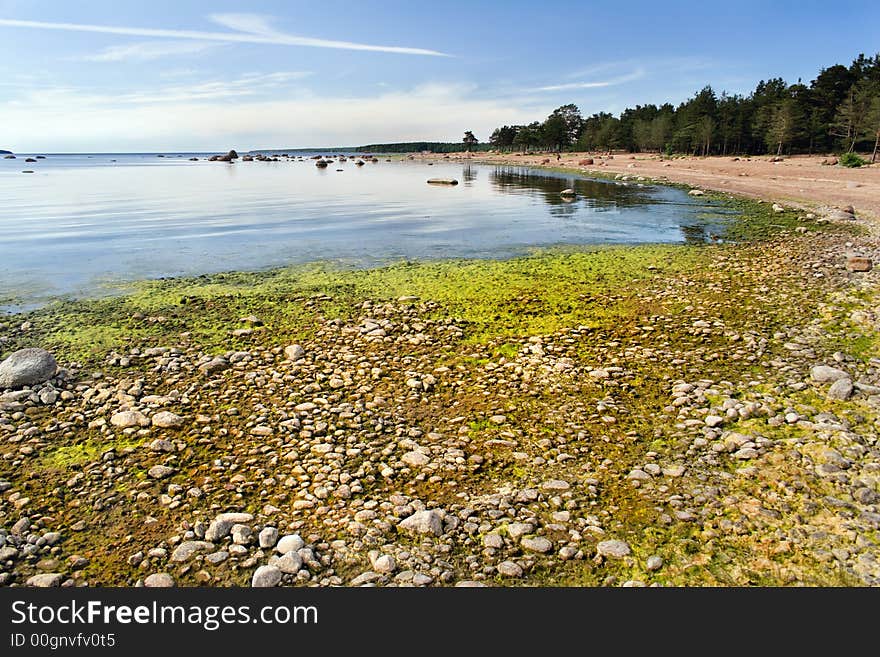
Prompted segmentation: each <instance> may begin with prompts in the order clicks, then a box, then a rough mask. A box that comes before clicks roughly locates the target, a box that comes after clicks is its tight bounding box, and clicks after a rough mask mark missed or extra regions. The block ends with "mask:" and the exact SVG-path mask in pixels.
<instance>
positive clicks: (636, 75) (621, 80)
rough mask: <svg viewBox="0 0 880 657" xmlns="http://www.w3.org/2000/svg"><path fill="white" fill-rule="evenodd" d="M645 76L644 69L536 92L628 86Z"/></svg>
mask: <svg viewBox="0 0 880 657" xmlns="http://www.w3.org/2000/svg"><path fill="white" fill-rule="evenodd" d="M644 76H645V71H644V69H641V68H640V69H636V70H635V71H632V72H631V73H627V74H626V75H619V76H617V77H615V78H609V79H607V80H598V81H590V82H566V83H564V84H553V85H549V86H546V87H538V88H537V89H536V90H535V91H568V90H570V89H601V88H603V87H613V86H616V85H618V84H626V83H627V82H633V81H635V80H639V79H640V78H643V77H644Z"/></svg>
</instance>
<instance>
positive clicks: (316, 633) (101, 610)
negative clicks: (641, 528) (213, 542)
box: [0, 588, 873, 655]
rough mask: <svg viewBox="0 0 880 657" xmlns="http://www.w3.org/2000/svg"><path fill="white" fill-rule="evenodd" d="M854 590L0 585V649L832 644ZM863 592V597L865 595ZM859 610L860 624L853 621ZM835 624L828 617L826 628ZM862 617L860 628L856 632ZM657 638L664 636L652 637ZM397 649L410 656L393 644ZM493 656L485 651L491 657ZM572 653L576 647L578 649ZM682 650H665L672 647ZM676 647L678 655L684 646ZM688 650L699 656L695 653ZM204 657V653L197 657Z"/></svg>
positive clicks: (287, 650) (859, 601)
mask: <svg viewBox="0 0 880 657" xmlns="http://www.w3.org/2000/svg"><path fill="white" fill-rule="evenodd" d="M864 593H867V591H866V590H862V591H860V590H857V589H849V590H843V589H825V590H815V589H814V590H810V589H800V590H770V589H763V590H741V589H725V590H720V589H712V590H695V589H688V590H685V589H641V590H634V589H588V588H583V589H574V588H566V589H501V588H485V589H472V590H464V589H455V588H447V589H435V590H419V589H357V588H338V589H313V588H289V589H207V588H192V589H184V588H181V589H165V590H161V591H157V590H155V589H136V588H129V589H102V588H94V589H88V588H80V589H52V590H47V589H43V590H41V589H23V588H7V589H2V590H0V628H2V630H0V631H2V634H0V654H2V655H17V654H35V653H43V654H106V655H113V654H120V655H129V654H142V653H143V650H144V649H148V650H149V651H150V654H153V652H160V651H161V652H169V654H179V653H181V652H182V650H183V649H194V650H195V649H197V650H199V651H200V652H201V651H208V650H214V651H217V652H216V653H215V654H221V655H225V654H232V653H233V651H238V650H242V651H247V654H250V652H251V651H253V650H254V649H255V647H257V646H259V647H260V648H261V649H270V648H275V649H278V650H282V651H283V653H284V654H292V652H295V651H294V650H292V648H294V647H295V648H296V649H297V651H298V650H299V649H302V648H304V647H309V648H315V649H321V648H323V649H324V650H326V651H328V652H327V654H331V655H335V654H339V651H340V650H342V649H347V648H350V649H356V650H359V651H362V650H364V649H365V648H368V647H372V648H375V650H376V651H377V652H379V653H381V654H400V653H411V652H413V651H415V652H419V650H415V647H417V646H421V647H422V648H424V649H428V648H431V647H434V648H437V647H440V646H444V645H447V646H449V647H454V646H458V645H460V646H462V647H467V648H468V649H467V650H465V651H464V652H465V654H472V652H474V651H475V650H476V649H477V648H480V649H494V650H497V649H499V648H501V647H508V648H509V649H512V650H513V652H512V653H509V654H522V650H524V648H525V646H528V645H532V646H536V647H540V648H544V649H547V648H550V647H553V646H556V647H559V648H560V649H562V648H565V647H567V646H581V647H586V646H593V647H598V646H600V645H605V646H607V645H617V646H618V647H619V648H620V649H624V648H625V649H626V650H625V652H626V653H627V654H628V653H629V651H630V650H631V649H632V648H635V647H638V646H640V645H641V646H644V647H650V646H654V647H656V646H657V642H658V641H659V643H660V645H663V644H664V642H666V641H669V640H670V639H671V637H672V635H678V636H679V637H680V640H682V641H685V640H686V641H685V642H686V643H687V644H688V645H691V646H698V645H702V646H703V647H704V648H706V644H705V643H704V642H705V641H710V642H713V643H715V642H720V645H723V644H725V642H726V641H727V640H731V639H732V640H736V641H740V640H743V639H745V638H746V637H748V636H751V635H752V633H753V632H756V633H757V634H758V635H760V643H761V645H762V646H763V647H765V648H766V647H769V645H771V643H773V642H776V643H777V644H778V645H780V646H785V647H788V648H789V649H790V648H791V647H792V646H794V645H797V644H799V643H805V644H807V645H809V646H811V647H813V648H815V647H816V645H817V643H816V642H817V641H818V642H820V643H821V641H822V640H823V638H830V637H832V636H833V637H834V638H835V645H837V646H838V647H843V646H844V645H845V644H846V641H847V638H850V639H852V641H857V638H858V635H857V634H851V635H847V634H845V633H841V632H839V631H835V632H833V633H831V634H829V633H828V632H820V633H819V635H818V636H812V635H813V633H814V631H815V630H819V629H821V628H826V630H828V629H830V628H832V627H835V626H836V627H838V628H841V627H850V628H857V627H869V626H868V625H867V616H868V613H869V610H870V609H871V608H872V607H873V605H871V604H870V602H871V601H872V600H871V599H869V598H866V597H864V596H863V595H862V594H864ZM869 595H870V593H869ZM859 616H862V618H860V617H859ZM838 623H840V624H839V625H838ZM863 623H865V624H864V625H863ZM664 637H665V638H664ZM407 646H410V648H411V649H407V648H406V647H407ZM494 650H493V654H494ZM578 652H582V650H579V651H578ZM680 652H682V651H681V650H679V649H678V648H676V653H680ZM684 652H691V651H688V650H685V651H684ZM698 652H699V651H698ZM204 654H208V653H204Z"/></svg>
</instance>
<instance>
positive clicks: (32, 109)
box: [0, 0, 880, 152]
mask: <svg viewBox="0 0 880 657" xmlns="http://www.w3.org/2000/svg"><path fill="white" fill-rule="evenodd" d="M878 25H880V3H878V2H867V1H862V2H850V1H847V0H839V1H838V2H835V3H828V2H811V1H808V0H805V1H801V2H788V1H785V2H766V1H765V2H753V1H751V0H746V1H741V2H731V1H728V2H718V3H716V2H710V1H704V2H677V1H675V0H667V1H665V2H642V1H641V0H627V2H608V1H607V0H606V1H605V2H583V1H582V2H562V1H559V2H557V1H553V0H545V1H544V2H521V1H519V0H508V1H507V2H500V1H496V2H479V1H477V0H472V1H471V2H461V1H459V0H446V1H444V2H442V3H438V2H420V1H419V0H410V1H408V2H403V1H399V0H390V1H383V2H373V1H371V0H359V1H357V2H348V1H346V0H335V1H334V2H315V1H314V0H310V1H308V2H300V1H296V0H294V1H287V2H280V1H268V0H266V1H260V0H253V1H251V2H248V3H242V2H230V1H225V0H220V1H212V2H189V1H187V0H176V1H173V2H172V1H168V0H153V1H151V2H149V3H146V2H138V3H134V2H120V1H119V0H116V1H114V2H109V1H105V0H92V1H89V0H79V1H77V2H76V3H73V2H66V1H64V2H62V1H60V0H58V1H47V0H0V148H12V149H14V150H17V151H19V152H36V151H50V152H64V151H74V152H75V151H116V152H121V151H163V150H164V151H171V150H181V151H185V150H220V149H225V148H228V147H232V146H234V147H236V148H238V149H250V148H270V147H281V148H283V147H309V146H331V145H340V146H342V145H357V144H362V143H370V142H380V141H397V140H422V139H424V140H440V141H453V140H458V139H460V137H461V134H462V132H463V131H464V130H468V129H469V130H473V131H474V132H475V133H476V135H477V137H478V138H480V139H481V140H485V139H486V138H488V136H489V133H490V132H491V130H492V128H494V127H496V126H498V125H501V124H502V123H519V122H528V121H531V120H537V119H542V118H544V117H545V116H546V115H547V114H548V113H549V112H550V111H551V110H552V109H554V108H555V107H558V106H559V105H562V104H565V103H569V102H574V103H576V104H577V105H578V106H579V107H580V108H581V110H582V111H583V112H584V114H591V113H593V112H598V111H610V112H614V113H617V112H619V111H621V110H622V109H624V108H625V107H627V106H631V105H635V104H637V103H645V102H653V103H658V104H659V103H662V102H666V101H669V102H673V103H678V102H680V101H682V100H684V99H685V98H686V97H687V96H689V95H690V94H692V93H693V92H694V91H696V90H697V89H698V88H700V87H702V86H703V85H704V84H707V83H711V84H712V85H713V86H714V87H715V88H716V90H719V91H720V90H722V89H725V90H727V91H729V92H738V93H748V92H749V91H750V90H751V89H753V88H754V85H755V83H756V82H757V81H758V80H760V79H766V78H769V77H775V76H781V77H784V78H785V79H787V80H788V81H789V82H794V81H796V80H797V79H798V78H803V79H804V81H805V82H809V80H811V79H812V78H814V77H815V75H816V74H817V73H818V71H819V69H820V68H821V67H822V66H827V65H830V64H832V63H837V62H840V63H845V64H848V63H849V62H850V61H851V60H852V59H853V58H854V57H855V56H856V55H858V53H859V52H865V53H866V54H873V53H875V52H877V51H880V30H878V27H877V26H878Z"/></svg>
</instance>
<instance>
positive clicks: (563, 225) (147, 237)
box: [0, 154, 725, 309]
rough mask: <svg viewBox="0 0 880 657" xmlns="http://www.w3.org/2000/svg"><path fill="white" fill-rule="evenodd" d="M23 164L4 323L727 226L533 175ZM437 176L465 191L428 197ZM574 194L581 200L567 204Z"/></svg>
mask: <svg viewBox="0 0 880 657" xmlns="http://www.w3.org/2000/svg"><path fill="white" fill-rule="evenodd" d="M25 157H27V156H26V155H19V156H18V158H17V159H15V160H5V159H0V304H4V303H5V304H6V308H7V309H10V308H12V307H13V306H17V307H22V306H25V305H33V304H39V303H41V302H43V301H45V300H46V299H48V298H51V297H53V296H58V295H65V296H74V297H76V296H94V295H99V294H103V293H106V292H107V291H108V290H110V289H112V287H113V286H117V285H120V284H124V283H125V282H128V281H132V280H137V279H144V278H158V277H165V276H181V275H198V274H205V273H213V272H218V271H228V270H259V269H265V268H270V267H275V266H280V265H286V264H294V263H303V262H311V261H319V260H331V261H342V262H345V263H347V264H354V265H363V266H369V265H375V264H380V263H386V262H391V261H396V260H401V259H407V260H419V259H435V258H449V257H465V258H470V257H508V256H512V255H516V254H518V253H522V252H523V251H525V250H527V249H528V248H530V247H543V246H553V245H560V244H611V243H617V244H620V243H644V242H684V241H702V240H704V239H706V236H707V235H708V234H709V233H711V232H713V231H714V232H718V231H719V230H720V228H719V222H723V221H725V219H724V218H723V217H722V216H719V214H718V208H711V212H708V213H707V203H706V202H705V201H703V200H700V199H694V198H692V197H689V196H688V195H687V194H686V193H685V192H683V191H681V190H679V189H674V188H668V187H662V186H651V185H641V184H638V183H633V182H629V183H619V182H609V181H600V180H589V179H581V178H578V177H576V176H571V175H563V174H557V173H552V172H547V171H541V170H534V169H527V168H523V167H511V166H492V165H474V164H467V163H460V162H448V163H447V162H438V163H437V164H435V165H433V166H429V165H428V164H426V163H422V162H411V161H406V160H402V161H401V160H394V161H392V162H387V161H385V158H381V157H380V158H379V162H378V163H376V164H374V163H371V162H367V164H366V165H364V166H362V167H357V166H355V164H354V160H353V159H349V160H348V161H347V162H345V163H339V162H334V163H331V164H330V166H329V167H328V168H326V169H318V168H317V167H315V165H314V162H313V161H312V160H308V159H304V160H302V161H297V160H294V161H282V162H277V163H275V162H241V161H239V162H237V163H235V164H227V163H223V162H207V161H204V159H202V160H200V161H198V162H190V161H189V160H188V158H189V157H190V154H184V155H166V156H165V157H157V156H156V155H155V154H150V155H115V154H113V155H54V156H53V155H49V156H48V157H47V159H45V160H38V161H37V162H36V163H25V162H24V159H25ZM201 157H202V158H204V156H201ZM24 169H29V170H33V171H34V173H30V174H25V173H22V170H24ZM337 169H342V171H341V172H340V171H337ZM433 177H450V178H456V179H457V180H459V182H460V184H459V185H457V186H454V187H447V186H435V185H428V184H426V180H427V179H428V178H433ZM568 187H570V188H573V189H575V191H576V192H577V196H576V197H575V198H574V199H573V200H564V199H563V198H562V197H561V196H560V195H559V192H560V191H561V190H563V189H565V188H568Z"/></svg>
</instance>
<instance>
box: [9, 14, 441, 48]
mask: <svg viewBox="0 0 880 657" xmlns="http://www.w3.org/2000/svg"><path fill="white" fill-rule="evenodd" d="M210 18H211V20H213V21H214V22H215V23H218V24H220V25H223V26H224V27H229V28H231V29H232V30H234V31H232V32H203V31H199V30H166V29H154V28H143V27H125V26H115V25H92V24H86V23H51V22H45V21H23V20H13V19H7V18H0V27H23V28H32V29H40V30H63V31H68V32H92V33H98V34H118V35H122V36H139V37H152V38H165V39H192V40H196V41H221V42H227V43H262V44H270V45H280V46H305V47H311V48H338V49H342V50H366V51H372V52H387V53H396V54H400V55H430V56H435V57H449V56H450V55H447V54H446V53H442V52H439V51H436V50H429V49H426V48H410V47H403V46H382V45H373V44H367V43H355V42H352V41H336V40H331V39H317V38H313V37H305V36H297V35H293V34H287V33H285V32H280V31H278V30H276V29H275V28H273V27H272V26H271V25H270V24H269V23H268V21H267V20H266V19H265V18H264V17H262V16H258V15H255V14H216V15H213V16H211V17H210Z"/></svg>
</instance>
